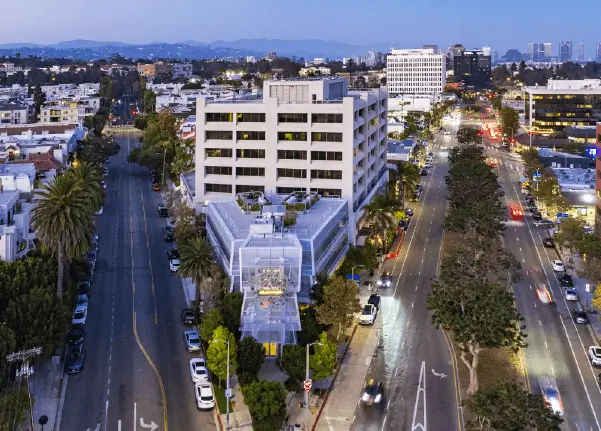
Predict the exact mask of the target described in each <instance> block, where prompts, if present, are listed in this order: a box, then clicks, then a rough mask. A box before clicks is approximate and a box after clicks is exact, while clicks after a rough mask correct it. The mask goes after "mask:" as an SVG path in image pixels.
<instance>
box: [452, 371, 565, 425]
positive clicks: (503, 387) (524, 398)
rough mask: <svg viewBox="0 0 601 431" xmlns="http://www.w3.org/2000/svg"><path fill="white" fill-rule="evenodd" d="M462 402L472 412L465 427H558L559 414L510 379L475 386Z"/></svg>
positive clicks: (541, 399) (560, 422)
mask: <svg viewBox="0 0 601 431" xmlns="http://www.w3.org/2000/svg"><path fill="white" fill-rule="evenodd" d="M464 405H465V406H466V407H467V408H468V409H469V410H470V411H471V412H472V413H474V414H475V415H476V420H475V421H474V422H473V423H468V427H473V428H474V429H480V430H502V431H523V430H524V431H526V430H531V431H535V430H537V431H559V430H560V429H561V428H560V426H559V425H561V424H562V423H563V419H562V418H561V416H560V415H559V414H557V413H555V412H553V411H552V410H551V409H549V408H548V407H547V405H546V403H545V400H544V398H543V396H542V395H539V394H536V395H534V394H531V393H529V392H528V391H525V390H524V389H522V388H521V387H520V386H518V385H517V384H516V383H514V382H503V383H500V384H498V385H496V386H493V387H490V388H482V389H479V390H478V391H477V392H476V393H474V394H473V395H472V396H470V397H469V398H468V399H467V400H465V402H464Z"/></svg>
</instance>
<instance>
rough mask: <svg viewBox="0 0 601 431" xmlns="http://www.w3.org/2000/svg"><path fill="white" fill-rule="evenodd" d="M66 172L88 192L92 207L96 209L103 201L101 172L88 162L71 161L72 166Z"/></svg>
mask: <svg viewBox="0 0 601 431" xmlns="http://www.w3.org/2000/svg"><path fill="white" fill-rule="evenodd" d="M67 174H68V175H69V176H71V178H73V180H75V181H76V182H77V183H78V184H79V185H80V186H81V187H82V188H83V190H84V191H85V192H86V193H87V194H88V196H89V199H90V201H91V204H92V209H93V210H94V211H98V209H99V208H100V206H101V205H102V202H104V196H105V193H104V188H103V187H102V184H101V181H102V172H101V171H100V168H98V167H97V166H94V165H91V164H90V163H88V162H80V161H78V160H76V161H75V162H73V167H72V168H70V169H69V170H67Z"/></svg>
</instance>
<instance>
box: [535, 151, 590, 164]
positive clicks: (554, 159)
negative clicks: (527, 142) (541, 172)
mask: <svg viewBox="0 0 601 431" xmlns="http://www.w3.org/2000/svg"><path fill="white" fill-rule="evenodd" d="M538 157H539V158H540V161H541V163H542V165H543V166H544V167H550V168H561V169H589V168H591V167H592V165H593V164H594V161H593V160H591V158H589V157H584V156H579V155H577V154H570V153H563V152H559V151H553V149H551V148H540V149H539V150H538Z"/></svg>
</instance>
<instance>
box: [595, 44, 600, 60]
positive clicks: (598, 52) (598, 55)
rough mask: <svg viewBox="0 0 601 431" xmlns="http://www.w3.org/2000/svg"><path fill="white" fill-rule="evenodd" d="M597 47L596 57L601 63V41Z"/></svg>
mask: <svg viewBox="0 0 601 431" xmlns="http://www.w3.org/2000/svg"><path fill="white" fill-rule="evenodd" d="M596 48H597V49H596V50H595V54H596V55H595V58H596V59H597V63H601V43H598V44H597V47H596Z"/></svg>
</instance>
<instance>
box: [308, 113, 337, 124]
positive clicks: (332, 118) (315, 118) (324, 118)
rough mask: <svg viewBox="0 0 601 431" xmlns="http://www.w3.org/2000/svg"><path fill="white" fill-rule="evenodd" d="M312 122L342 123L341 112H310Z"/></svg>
mask: <svg viewBox="0 0 601 431" xmlns="http://www.w3.org/2000/svg"><path fill="white" fill-rule="evenodd" d="M311 122H312V123H342V114H311Z"/></svg>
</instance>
